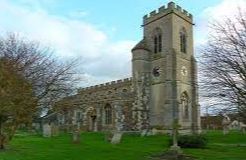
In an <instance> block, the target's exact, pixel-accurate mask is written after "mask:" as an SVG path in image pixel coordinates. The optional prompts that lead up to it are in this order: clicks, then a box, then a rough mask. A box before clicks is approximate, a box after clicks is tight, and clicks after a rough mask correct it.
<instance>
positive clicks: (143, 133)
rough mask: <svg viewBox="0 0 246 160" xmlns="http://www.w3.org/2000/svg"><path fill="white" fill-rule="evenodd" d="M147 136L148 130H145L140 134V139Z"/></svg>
mask: <svg viewBox="0 0 246 160" xmlns="http://www.w3.org/2000/svg"><path fill="white" fill-rule="evenodd" d="M147 134H148V130H147V129H144V130H143V131H142V132H141V137H144V136H147Z"/></svg>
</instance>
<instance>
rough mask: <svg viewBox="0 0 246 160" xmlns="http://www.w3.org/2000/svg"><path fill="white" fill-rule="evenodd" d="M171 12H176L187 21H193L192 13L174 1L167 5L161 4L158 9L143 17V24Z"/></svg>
mask: <svg viewBox="0 0 246 160" xmlns="http://www.w3.org/2000/svg"><path fill="white" fill-rule="evenodd" d="M170 13H175V14H176V15H178V16H180V17H181V18H183V19H185V20H186V21H188V22H190V23H192V14H190V13H188V12H187V11H186V10H185V9H182V8H181V7H180V6H179V5H176V4H175V3H174V2H169V3H168V5H167V7H166V6H161V7H160V8H159V9H158V10H154V11H152V12H150V13H149V14H147V15H145V16H144V17H143V26H145V25H147V24H149V23H151V22H153V21H155V20H158V19H160V18H161V17H164V16H166V15H168V14H170Z"/></svg>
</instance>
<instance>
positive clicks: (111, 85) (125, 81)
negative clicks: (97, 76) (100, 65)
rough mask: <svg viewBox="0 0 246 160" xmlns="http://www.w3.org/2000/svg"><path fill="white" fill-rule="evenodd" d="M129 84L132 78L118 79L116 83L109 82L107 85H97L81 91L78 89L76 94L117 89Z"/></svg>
mask: <svg viewBox="0 0 246 160" xmlns="http://www.w3.org/2000/svg"><path fill="white" fill-rule="evenodd" d="M131 82H132V78H125V79H120V80H117V81H111V82H107V83H103V84H99V85H95V86H90V87H85V88H81V89H79V91H78V92H79V93H82V92H88V91H96V90H103V89H110V88H117V87H121V86H124V85H125V84H128V83H131Z"/></svg>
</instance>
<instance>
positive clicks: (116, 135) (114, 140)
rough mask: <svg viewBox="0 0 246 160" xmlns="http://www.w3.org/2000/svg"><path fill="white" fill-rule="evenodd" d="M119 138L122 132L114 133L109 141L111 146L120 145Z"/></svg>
mask: <svg viewBox="0 0 246 160" xmlns="http://www.w3.org/2000/svg"><path fill="white" fill-rule="evenodd" d="M121 137H122V132H115V133H114V135H113V137H112V139H111V143H112V144H118V143H120V141H121Z"/></svg>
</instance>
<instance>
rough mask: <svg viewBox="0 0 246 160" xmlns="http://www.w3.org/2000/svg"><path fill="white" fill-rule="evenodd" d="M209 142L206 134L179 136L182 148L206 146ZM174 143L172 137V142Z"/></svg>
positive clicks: (179, 143)
mask: <svg viewBox="0 0 246 160" xmlns="http://www.w3.org/2000/svg"><path fill="white" fill-rule="evenodd" d="M207 143H208V140H207V138H206V137H205V136H204V135H197V134H195V135H180V136H178V145H179V146H180V147H181V148H205V147H206V145H207ZM169 144H172V139H170V143H169Z"/></svg>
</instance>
